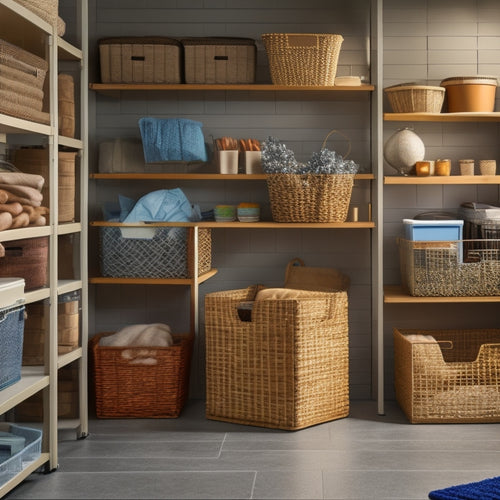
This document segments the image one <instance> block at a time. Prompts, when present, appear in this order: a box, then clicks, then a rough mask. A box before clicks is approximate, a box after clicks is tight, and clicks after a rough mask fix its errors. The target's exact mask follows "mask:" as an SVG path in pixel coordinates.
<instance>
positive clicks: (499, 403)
mask: <svg viewBox="0 0 500 500" xmlns="http://www.w3.org/2000/svg"><path fill="white" fill-rule="evenodd" d="M394 360H395V366H394V380H395V388H396V399H397V401H398V403H399V405H400V406H401V408H402V410H403V411H404V413H405V414H406V416H407V418H408V420H410V422H411V423H467V422H500V329H485V330H479V329H478V330H403V329H397V328H395V329H394Z"/></svg>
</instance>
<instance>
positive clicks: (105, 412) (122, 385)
mask: <svg viewBox="0 0 500 500" xmlns="http://www.w3.org/2000/svg"><path fill="white" fill-rule="evenodd" d="M104 335H110V333H99V334H97V335H95V336H94V337H92V338H91V339H90V340H89V348H90V352H91V354H92V359H91V362H92V365H93V366H92V369H93V373H94V382H95V398H96V415H97V417H98V418H177V417H178V416H179V415H180V413H181V411H182V408H183V407H184V404H185V402H186V400H187V397H188V391H189V373H190V363H191V353H192V346H193V335H192V334H173V335H172V336H173V338H174V344H173V345H172V346H170V347H152V346H151V347H150V346H148V347H143V346H124V347H117V346H101V345H99V340H100V339H101V337H103V336H104ZM145 355H146V356H147V359H149V360H152V361H151V362H149V363H147V364H146V363H142V362H140V360H141V359H144V356H145ZM138 361H139V362H138Z"/></svg>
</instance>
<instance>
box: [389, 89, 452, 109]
mask: <svg viewBox="0 0 500 500" xmlns="http://www.w3.org/2000/svg"><path fill="white" fill-rule="evenodd" d="M384 91H385V93H386V95H387V98H388V100H389V103H390V105H391V108H392V111H393V112H394V113H440V112H441V108H442V107H443V101H444V95H445V89H444V87H432V86H429V85H396V86H394V87H387V88H386V89H384Z"/></svg>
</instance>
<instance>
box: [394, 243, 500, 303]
mask: <svg viewBox="0 0 500 500" xmlns="http://www.w3.org/2000/svg"><path fill="white" fill-rule="evenodd" d="M398 244H399V251H400V252H399V254H400V264H401V280H402V284H403V287H404V288H405V289H406V291H407V292H408V293H409V294H410V295H413V296H416V297H470V296H488V295H500V240H491V239H485V240H456V241H410V240H405V239H399V240H398Z"/></svg>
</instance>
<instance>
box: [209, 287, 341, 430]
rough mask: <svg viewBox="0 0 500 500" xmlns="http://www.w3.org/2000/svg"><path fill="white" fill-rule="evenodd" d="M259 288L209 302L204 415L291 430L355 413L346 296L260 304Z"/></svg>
mask: <svg viewBox="0 0 500 500" xmlns="http://www.w3.org/2000/svg"><path fill="white" fill-rule="evenodd" d="M256 291H257V287H250V288H248V289H241V290H231V291H223V292H214V293H209V294H207V295H206V296H205V337H206V377H207V380H206V388H207V401H206V416H207V418H209V419H213V420H222V421H228V422H236V423H240V424H247V425H256V426H262V427H271V428H279V429H287V430H297V429H302V428H304V427H308V426H311V425H315V424H318V423H321V422H326V421H329V420H334V419H337V418H342V417H346V416H347V415H348V413H349V352H348V351H349V348H348V318H347V316H348V311H347V293H346V292H345V291H342V292H335V293H327V292H307V291H305V292H304V294H307V298H300V299H286V300H257V301H255V302H254V304H253V309H252V313H251V318H252V320H251V321H242V320H240V318H239V316H238V312H237V307H238V305H239V304H240V303H242V302H247V301H251V300H253V299H254V296H255V292H256Z"/></svg>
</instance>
